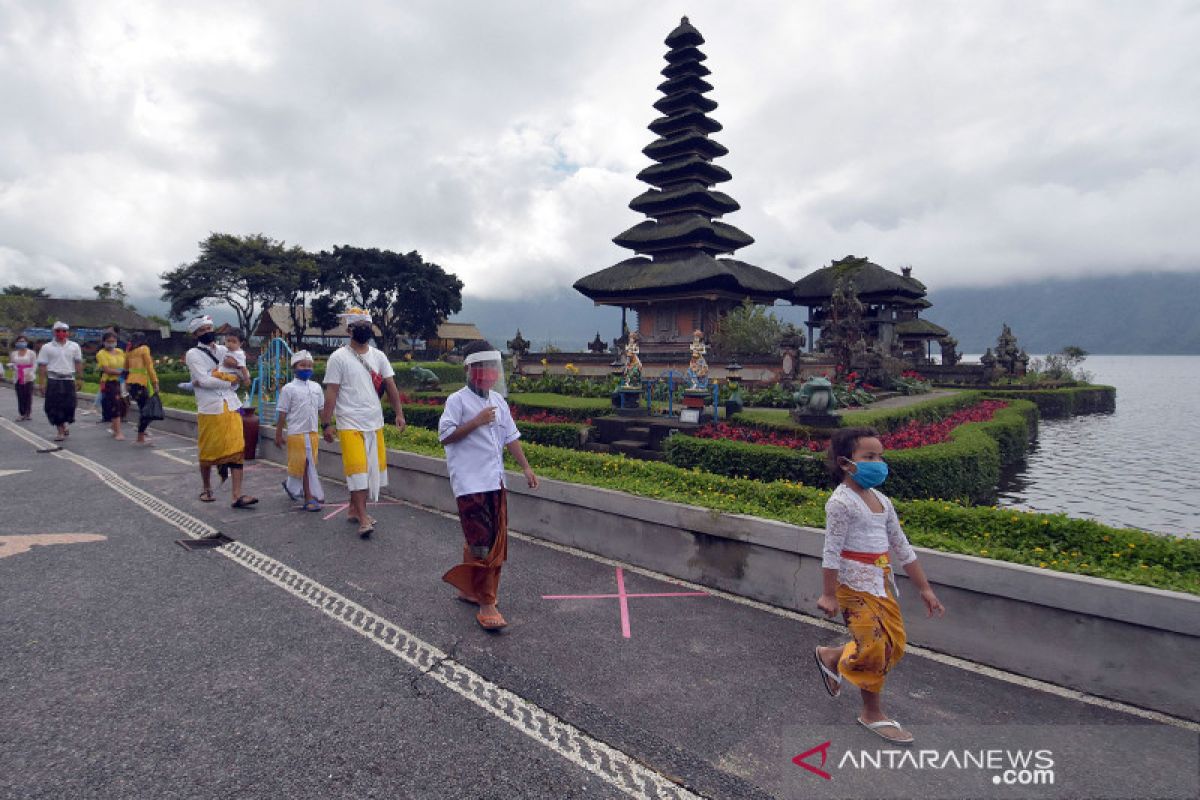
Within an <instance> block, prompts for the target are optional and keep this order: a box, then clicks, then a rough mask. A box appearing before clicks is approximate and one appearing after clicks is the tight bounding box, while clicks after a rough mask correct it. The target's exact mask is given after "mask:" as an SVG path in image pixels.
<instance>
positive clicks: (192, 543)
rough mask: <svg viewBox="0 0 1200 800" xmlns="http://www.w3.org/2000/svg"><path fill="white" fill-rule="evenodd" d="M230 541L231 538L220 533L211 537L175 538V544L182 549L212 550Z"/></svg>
mask: <svg viewBox="0 0 1200 800" xmlns="http://www.w3.org/2000/svg"><path fill="white" fill-rule="evenodd" d="M232 541H233V539H230V538H229V537H228V536H226V535H225V534H223V533H222V534H219V535H218V536H216V537H214V538H212V539H176V540H175V544H177V545H179V546H180V547H182V548H183V549H184V550H213V549H215V548H217V547H220V546H221V545H225V544H229V543H230V542H232Z"/></svg>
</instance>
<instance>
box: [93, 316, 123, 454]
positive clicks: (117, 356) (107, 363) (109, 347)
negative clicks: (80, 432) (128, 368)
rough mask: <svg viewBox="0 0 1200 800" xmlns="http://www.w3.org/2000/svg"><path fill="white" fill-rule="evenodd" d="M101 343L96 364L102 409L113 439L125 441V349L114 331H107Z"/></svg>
mask: <svg viewBox="0 0 1200 800" xmlns="http://www.w3.org/2000/svg"><path fill="white" fill-rule="evenodd" d="M100 343H101V344H102V345H103V347H101V348H100V350H98V351H97V352H96V366H98V367H99V368H100V395H101V401H100V402H101V406H100V409H101V413H102V414H103V419H104V421H105V422H107V423H108V424H109V426H110V430H111V432H112V437H113V439H114V440H116V441H118V442H123V441H125V435H124V434H123V433H121V418H122V417H124V416H125V398H123V397H122V396H121V377H122V376H123V375H124V373H125V351H124V350H122V349H121V348H119V347H117V334H115V333H113V332H112V331H105V333H104V336H103V337H101V339H100Z"/></svg>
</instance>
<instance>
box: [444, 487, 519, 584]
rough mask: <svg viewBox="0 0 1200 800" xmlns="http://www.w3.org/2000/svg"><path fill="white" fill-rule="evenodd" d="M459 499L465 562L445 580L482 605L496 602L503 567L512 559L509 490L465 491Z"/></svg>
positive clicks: (447, 575)
mask: <svg viewBox="0 0 1200 800" xmlns="http://www.w3.org/2000/svg"><path fill="white" fill-rule="evenodd" d="M457 500H458V520H459V522H460V523H462V529H463V537H464V538H465V539H466V542H465V543H464V544H463V563H461V564H459V565H458V566H456V567H454V568H453V569H451V570H450V571H449V572H447V573H446V574H445V575H443V576H442V580H444V581H445V582H446V583H448V584H450V585H451V586H453V587H455V588H457V589H458V590H459V591H460V592H462V593H463V594H464V595H467V596H468V597H474V598H476V599H477V600H479V602H480V604H481V605H485V606H488V605H495V604H496V592H497V591H498V590H499V588H500V568H501V566H502V565H503V564H504V561H505V560H506V559H507V558H508V492H506V491H505V490H504V489H497V490H495V491H492V492H478V493H476V494H465V495H463V496H462V497H459V498H457Z"/></svg>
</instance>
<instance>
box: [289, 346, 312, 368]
mask: <svg viewBox="0 0 1200 800" xmlns="http://www.w3.org/2000/svg"><path fill="white" fill-rule="evenodd" d="M312 360H313V357H312V353H310V352H308V351H307V350H297V351H296V352H295V353H292V360H291V362H290V363H291V365H292V366H293V367H294V366H296V362H297V361H312Z"/></svg>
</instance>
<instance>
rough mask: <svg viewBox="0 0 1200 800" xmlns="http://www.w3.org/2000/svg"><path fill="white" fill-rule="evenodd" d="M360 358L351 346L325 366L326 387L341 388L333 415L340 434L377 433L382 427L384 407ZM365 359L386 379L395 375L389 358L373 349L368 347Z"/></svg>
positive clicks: (335, 352)
mask: <svg viewBox="0 0 1200 800" xmlns="http://www.w3.org/2000/svg"><path fill="white" fill-rule="evenodd" d="M358 355H359V354H357V353H355V352H354V351H353V350H351V349H350V347H349V346H346V347H339V348H338V349H337V350H334V351H333V354H332V355H330V356H329V361H328V362H327V363H326V364H325V385H326V386H329V385H331V384H337V386H338V396H337V402H336V403H335V404H334V408H333V411H334V414H336V415H337V427H338V430H339V431H377V430H379V429H380V428H382V427H383V407H382V406H381V405H380V404H379V395H378V394H376V393H375V384H374V383H373V382H372V381H371V375H370V373H369V372H368V371H367V367H365V366H363V364H362V363H361V362H360V361H359V360H358ZM362 358H363V361H366V362H367V365H368V366H369V367H370V368H371V369H373V370H374V371H375V372H378V373H379V374H380V375H381V376H382V377H383V378H385V379H387V378H390V377H392V376H393V375H395V374H396V372H395V370H393V369H392V365H391V364H390V363H388V360H387V356H385V355H384V354H383V353H382V352H380V351H379V350H376V349H375V348H374V347H370V346H368V348H367V352H365V353H363V354H362ZM397 410H399V409H397Z"/></svg>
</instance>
